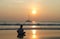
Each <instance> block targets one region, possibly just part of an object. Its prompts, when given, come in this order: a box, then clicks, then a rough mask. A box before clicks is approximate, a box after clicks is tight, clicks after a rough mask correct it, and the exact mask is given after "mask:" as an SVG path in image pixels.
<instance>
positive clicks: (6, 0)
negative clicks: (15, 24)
mask: <svg viewBox="0 0 60 39" xmlns="http://www.w3.org/2000/svg"><path fill="white" fill-rule="evenodd" d="M34 12H35V14H34ZM28 14H29V15H30V20H35V21H60V0H0V21H1V20H3V21H13V20H14V21H25V20H27V19H28Z"/></svg>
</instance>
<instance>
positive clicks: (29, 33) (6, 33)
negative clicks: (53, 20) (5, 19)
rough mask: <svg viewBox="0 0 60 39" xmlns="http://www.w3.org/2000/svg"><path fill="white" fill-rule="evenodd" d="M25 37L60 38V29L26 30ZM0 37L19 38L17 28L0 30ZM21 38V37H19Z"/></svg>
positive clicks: (34, 38)
mask: <svg viewBox="0 0 60 39" xmlns="http://www.w3.org/2000/svg"><path fill="white" fill-rule="evenodd" d="M25 32H26V36H25V37H24V38H23V39H60V30H25ZM0 39H18V38H17V32H16V30H0ZM19 39H21V38H19Z"/></svg>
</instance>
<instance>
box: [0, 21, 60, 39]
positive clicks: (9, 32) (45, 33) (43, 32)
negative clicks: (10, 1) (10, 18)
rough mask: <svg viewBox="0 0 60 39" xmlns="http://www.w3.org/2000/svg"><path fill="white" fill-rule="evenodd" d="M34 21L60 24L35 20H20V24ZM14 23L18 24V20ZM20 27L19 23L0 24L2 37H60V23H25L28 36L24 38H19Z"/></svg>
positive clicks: (27, 38)
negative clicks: (18, 30)
mask: <svg viewBox="0 0 60 39" xmlns="http://www.w3.org/2000/svg"><path fill="white" fill-rule="evenodd" d="M10 23H11V22H10ZM33 23H34V24H37V23H38V24H60V22H34V21H33V22H23V23H21V22H20V24H33ZM0 24H2V23H0ZM6 24H9V23H6ZM12 24H13V23H12ZM14 24H16V22H15V23H14ZM18 24H19V23H18ZM19 27H20V26H18V25H0V39H60V25H51V26H49V25H43V26H41V25H40V26H38V25H27V26H26V25H23V29H24V32H26V36H24V38H17V29H18V28H19ZM40 28H41V29H40ZM42 28H50V29H42ZM55 28H57V29H55Z"/></svg>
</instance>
